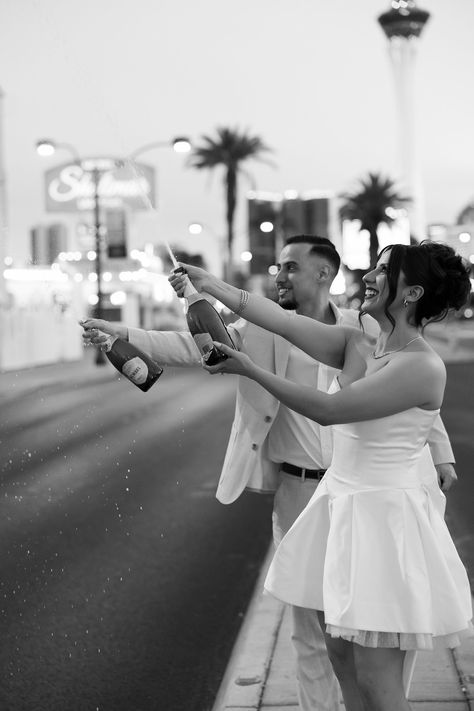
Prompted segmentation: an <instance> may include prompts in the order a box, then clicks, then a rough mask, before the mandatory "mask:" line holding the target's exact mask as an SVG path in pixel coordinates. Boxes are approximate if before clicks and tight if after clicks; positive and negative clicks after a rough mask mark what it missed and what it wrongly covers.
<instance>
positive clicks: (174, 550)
mask: <svg viewBox="0 0 474 711" xmlns="http://www.w3.org/2000/svg"><path fill="white" fill-rule="evenodd" d="M107 368H110V366H107ZM19 385H21V381H19ZM234 388H235V382H234V379H233V377H232V376H226V377H225V378H217V377H214V378H211V377H210V376H208V375H205V374H203V373H202V372H201V371H194V370H173V369H167V370H166V371H165V374H164V375H163V376H162V378H161V379H160V381H159V382H158V383H157V384H156V385H155V386H154V387H153V388H152V389H151V390H150V391H149V392H148V393H146V394H144V393H142V392H141V391H139V390H138V389H136V388H135V387H134V386H133V385H131V384H130V383H128V382H127V381H124V380H121V381H119V380H118V379H117V378H115V377H114V376H113V375H111V376H110V377H109V378H108V379H106V380H105V381H104V382H99V381H91V382H90V383H89V384H83V385H81V386H80V387H78V386H77V384H76V383H75V382H74V379H71V381H70V382H69V383H66V384H64V383H61V382H58V383H57V384H54V383H53V384H51V385H49V386H47V387H44V388H41V389H39V390H36V391H32V392H29V391H27V390H26V391H25V392H22V391H21V387H19V388H18V389H17V393H16V394H15V397H11V398H10V399H8V400H7V402H6V403H5V402H4V405H3V407H2V422H1V424H0V440H1V451H2V456H1V481H0V512H1V515H0V571H1V579H0V711H76V710H77V711H206V710H207V709H210V708H211V707H212V703H213V700H214V697H215V694H216V693H217V689H218V686H219V683H220V680H221V677H222V674H223V673H224V671H225V667H226V664H227V660H228V656H229V654H230V652H231V650H232V646H233V643H234V640H235V636H236V634H237V632H238V629H239V626H240V623H241V621H242V618H243V615H244V613H245V609H246V606H247V603H248V601H249V598H250V596H251V593H252V591H253V587H254V584H255V581H256V578H257V576H258V572H259V568H260V564H261V561H262V559H263V557H264V556H265V553H266V551H267V548H268V544H269V540H270V513H271V500H270V498H269V497H266V496H258V495H255V494H244V495H243V496H242V497H241V498H240V499H239V501H238V502H236V503H235V504H233V505H231V506H223V505H222V504H219V503H218V502H217V501H216V499H215V496H214V493H215V487H216V482H217V475H218V473H219V470H220V466H221V463H222V459H223V453H224V451H225V445H226V442H227V438H228V434H229V428H230V423H231V420H232V413H233V401H234Z"/></svg>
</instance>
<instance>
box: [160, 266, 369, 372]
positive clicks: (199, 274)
mask: <svg viewBox="0 0 474 711" xmlns="http://www.w3.org/2000/svg"><path fill="white" fill-rule="evenodd" d="M182 266H183V268H184V269H185V270H186V272H187V276H186V275H185V274H182V273H178V274H177V273H175V272H173V273H172V274H171V275H170V277H169V282H170V284H171V285H172V287H173V288H174V290H175V291H176V292H177V294H178V296H182V295H183V291H184V287H185V283H186V279H187V278H188V277H189V278H190V279H191V281H192V283H193V285H194V286H195V287H196V289H197V291H205V292H206V293H207V294H210V295H211V296H213V297H214V298H216V299H218V300H219V301H221V302H222V303H223V304H225V306H227V307H228V308H229V309H231V311H234V313H236V314H239V315H240V316H242V318H245V319H246V320H247V321H251V322H252V323H255V324H256V325H257V326H261V327H262V328H265V329H266V330H267V331H271V332H272V333H277V334H278V335H280V336H282V337H283V338H286V339H287V340H288V341H290V342H291V343H293V344H294V345H295V346H297V347H298V348H301V350H303V351H305V353H307V354H308V355H310V356H311V357H312V358H315V359H316V360H318V361H320V362H322V363H326V364H328V365H331V366H332V367H334V368H338V369H340V368H342V366H343V364H344V353H345V348H346V344H347V342H348V340H349V339H350V337H351V335H353V333H357V329H353V328H350V327H346V326H344V327H341V326H328V325H326V324H323V323H320V322H319V321H316V320H315V319H312V318H308V317H307V316H299V315H296V314H294V313H293V312H289V311H286V310H285V309H282V308H281V306H279V305H278V304H276V303H275V302H273V301H271V300H270V299H266V298H265V297H263V296H258V295H256V294H249V293H248V292H247V291H243V290H242V289H237V288H236V287H235V286H231V284H227V283H226V282H225V281H222V279H218V278H217V277H215V276H213V275H212V274H209V273H208V272H206V271H205V270H204V269H200V268H199V267H194V266H191V265H188V264H183V265H182Z"/></svg>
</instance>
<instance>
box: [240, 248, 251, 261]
mask: <svg viewBox="0 0 474 711" xmlns="http://www.w3.org/2000/svg"><path fill="white" fill-rule="evenodd" d="M240 259H241V260H242V261H243V262H251V261H252V252H249V251H248V250H244V251H243V252H241V254H240Z"/></svg>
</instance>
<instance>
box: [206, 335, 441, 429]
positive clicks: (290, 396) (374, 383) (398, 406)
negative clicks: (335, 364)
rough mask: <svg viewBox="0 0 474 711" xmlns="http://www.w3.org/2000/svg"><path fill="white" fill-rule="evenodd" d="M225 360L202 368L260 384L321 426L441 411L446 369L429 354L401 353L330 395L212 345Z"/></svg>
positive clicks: (228, 350) (225, 348)
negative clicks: (415, 411)
mask: <svg viewBox="0 0 474 711" xmlns="http://www.w3.org/2000/svg"><path fill="white" fill-rule="evenodd" d="M216 345H217V346H218V348H219V349H220V350H222V351H223V352H224V353H225V354H226V355H227V356H228V358H227V360H224V361H222V362H221V363H219V364H218V365H215V366H206V367H205V369H206V370H207V371H209V372H210V373H211V374H215V373H220V372H223V373H236V374H238V375H244V376H246V377H248V378H250V379H251V380H255V382H257V383H259V384H260V385H261V386H262V387H264V388H265V389H266V390H268V392H270V393H271V394H272V395H274V396H275V397H276V398H277V399H278V400H280V401H281V402H282V403H283V404H284V405H286V406H287V407H289V408H290V409H291V410H294V411H295V412H299V413H300V414H301V415H304V416H305V417H309V418H310V419H312V420H315V421H316V422H319V424H321V425H334V424H343V423H346V422H362V421H365V420H372V419H376V418H379V417H387V416H389V415H393V414H394V413H396V412H402V411H403V410H408V409H410V408H412V407H421V408H425V409H427V410H436V409H437V408H439V407H440V405H441V402H442V399H443V392H444V385H445V382H446V371H445V368H444V366H443V363H442V362H441V360H440V359H439V358H438V357H437V356H434V355H431V354H427V353H405V354H403V355H402V356H398V357H396V358H394V359H392V360H391V361H390V362H389V363H387V365H386V366H384V367H383V368H381V369H380V370H378V371H377V372H376V373H373V374H372V375H369V376H366V377H363V378H361V379H360V380H357V381H356V382H354V383H352V384H351V385H348V386H347V387H345V388H343V390H341V391H339V392H337V393H334V394H332V395H328V394H327V393H324V392H321V391H319V390H317V389H316V388H313V387H310V386H307V385H298V384H296V383H293V382H292V381H290V380H287V379H286V378H281V377H279V376H278V375H274V374H273V373H271V372H269V371H268V370H265V369H264V368H261V367H260V366H258V365H256V364H255V363H254V362H253V361H252V360H251V359H250V358H249V357H248V356H247V355H246V354H244V353H239V352H236V351H233V350H232V349H231V348H227V346H223V345H222V344H220V343H216Z"/></svg>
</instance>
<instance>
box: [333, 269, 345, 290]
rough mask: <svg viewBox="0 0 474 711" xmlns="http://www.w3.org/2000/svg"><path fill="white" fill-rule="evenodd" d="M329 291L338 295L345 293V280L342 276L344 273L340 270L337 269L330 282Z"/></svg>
mask: <svg viewBox="0 0 474 711" xmlns="http://www.w3.org/2000/svg"><path fill="white" fill-rule="evenodd" d="M329 292H330V293H331V294H334V295H337V296H340V295H341V294H345V293H346V280H345V278H344V274H343V273H342V271H339V272H338V273H337V274H336V277H335V279H334V281H333V283H332V284H331V288H330V290H329Z"/></svg>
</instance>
